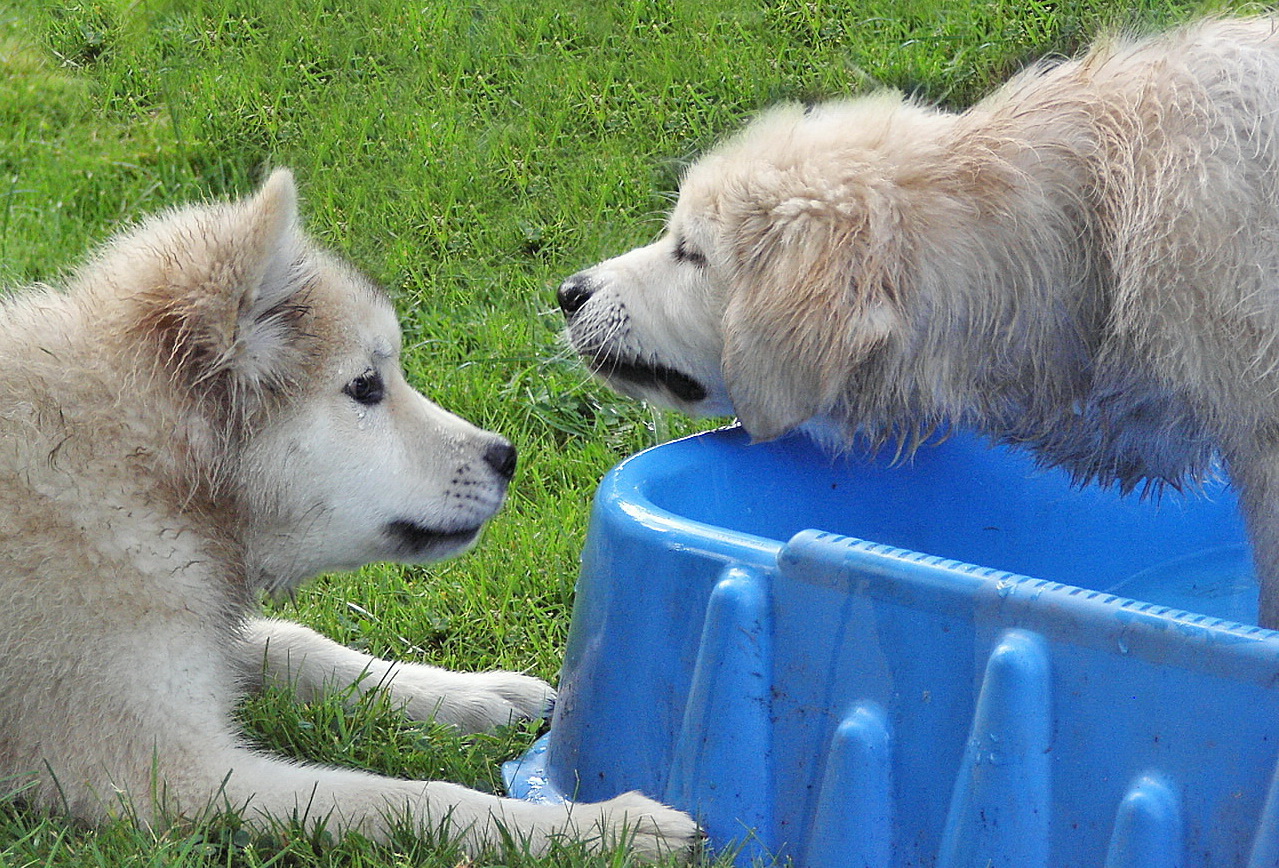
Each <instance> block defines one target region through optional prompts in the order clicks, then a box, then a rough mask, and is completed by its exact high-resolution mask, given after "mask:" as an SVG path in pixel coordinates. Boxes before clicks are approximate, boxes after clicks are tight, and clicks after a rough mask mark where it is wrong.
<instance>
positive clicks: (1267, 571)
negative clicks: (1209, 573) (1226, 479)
mask: <svg viewBox="0 0 1279 868" xmlns="http://www.w3.org/2000/svg"><path fill="white" fill-rule="evenodd" d="M1229 466H1230V475H1231V479H1232V481H1233V482H1234V485H1235V488H1236V489H1237V490H1238V491H1239V502H1240V506H1241V507H1242V510H1243V514H1244V519H1245V521H1246V522H1247V525H1248V537H1249V540H1250V541H1251V543H1252V560H1253V564H1254V566H1255V568H1256V571H1257V580H1258V582H1259V584H1260V585H1261V592H1260V598H1259V600H1258V611H1257V623H1258V624H1259V625H1260V626H1262V627H1266V628H1267V629H1270V630H1276V629H1279V450H1275V451H1274V452H1273V454H1269V453H1268V452H1267V451H1263V450H1256V449H1249V450H1247V451H1246V452H1243V453H1242V454H1239V453H1236V454H1234V455H1232V456H1230V459H1229Z"/></svg>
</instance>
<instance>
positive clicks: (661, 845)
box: [574, 792, 705, 860]
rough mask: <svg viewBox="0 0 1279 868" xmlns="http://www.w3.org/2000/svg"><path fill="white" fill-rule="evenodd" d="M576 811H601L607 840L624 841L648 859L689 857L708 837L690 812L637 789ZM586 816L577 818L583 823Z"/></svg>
mask: <svg viewBox="0 0 1279 868" xmlns="http://www.w3.org/2000/svg"><path fill="white" fill-rule="evenodd" d="M574 810H576V811H580V812H584V811H587V810H590V811H599V814H598V816H599V820H598V825H599V827H600V831H601V832H602V833H603V837H604V839H605V841H606V842H607V843H609V844H612V843H624V844H625V845H626V846H627V847H628V849H629V850H630V851H631V852H632V853H634V854H635V855H637V856H640V857H642V858H645V859H663V858H667V857H670V856H676V857H679V858H681V859H683V860H687V859H689V858H691V856H692V855H693V853H694V849H695V848H696V846H697V845H698V844H699V843H701V841H702V840H703V838H704V837H705V836H704V835H703V833H702V830H701V829H700V828H699V827H698V825H697V823H696V822H694V820H693V818H692V817H690V816H689V815H688V814H685V813H684V812H683V811H677V810H675V809H674V808H670V807H667V806H666V805H663V804H662V803H660V802H655V801H653V800H652V799H650V798H648V797H647V796H645V795H643V794H641V793H637V792H630V793H623V794H622V795H620V796H617V797H616V798H612V799H609V800H608V801H606V802H597V803H594V804H578V805H575V806H574ZM584 819H585V818H582V817H579V818H575V820H576V821H577V822H579V823H580V822H583V820H584Z"/></svg>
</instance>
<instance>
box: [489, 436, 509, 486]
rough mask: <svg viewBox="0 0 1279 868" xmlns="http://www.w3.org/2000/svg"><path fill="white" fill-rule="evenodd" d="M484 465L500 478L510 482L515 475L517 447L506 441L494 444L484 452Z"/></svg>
mask: <svg viewBox="0 0 1279 868" xmlns="http://www.w3.org/2000/svg"><path fill="white" fill-rule="evenodd" d="M484 463H485V464H487V465H488V466H489V467H491V468H493V472H494V473H496V474H497V475H498V476H500V477H502V478H503V479H506V480H508V481H509V480H510V478H511V477H512V476H514V475H515V447H514V446H512V445H511V444H510V443H508V442H506V441H505V440H498V441H496V442H494V443H493V444H492V445H490V446H489V448H487V449H485V450H484Z"/></svg>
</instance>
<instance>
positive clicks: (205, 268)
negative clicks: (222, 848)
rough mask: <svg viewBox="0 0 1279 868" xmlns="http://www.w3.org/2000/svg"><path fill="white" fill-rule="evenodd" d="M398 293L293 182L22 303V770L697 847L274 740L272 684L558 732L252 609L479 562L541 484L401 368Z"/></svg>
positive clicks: (12, 307)
mask: <svg viewBox="0 0 1279 868" xmlns="http://www.w3.org/2000/svg"><path fill="white" fill-rule="evenodd" d="M399 340H400V339H399V332H398V328H397V325H396V322H395V318H394V314H393V312H392V309H391V306H390V304H389V303H388V301H387V299H386V297H385V296H384V295H383V294H382V293H381V292H380V291H379V290H378V289H376V288H375V287H373V286H372V285H370V284H369V283H368V282H367V281H366V280H364V279H363V278H362V277H360V276H359V275H358V274H356V273H355V272H354V271H353V270H352V269H351V268H349V267H348V266H346V265H345V264H343V263H341V262H339V261H337V260H336V259H334V258H333V257H331V256H329V255H327V254H325V253H324V252H322V251H320V250H318V249H316V248H315V247H314V246H312V245H311V244H310V243H309V242H308V241H307V240H306V238H305V237H304V236H303V235H302V233H301V231H300V230H299V229H298V226H297V222H296V218H295V193H294V187H293V181H292V178H291V176H290V175H289V174H288V173H287V172H283V171H281V172H276V173H275V174H273V175H272V176H271V177H270V179H269V180H268V181H267V182H266V183H265V184H264V186H263V188H262V189H261V191H260V192H259V193H258V194H257V195H256V196H254V197H252V198H250V199H247V200H244V201H241V202H237V203H233V204H223V205H208V206H200V207H193V208H188V209H185V210H181V211H175V212H171V213H169V214H166V215H163V216H161V217H159V218H157V219H154V220H152V221H150V222H148V223H146V224H144V225H142V226H141V227H139V228H137V229H135V230H133V231H131V232H129V233H127V234H125V235H122V236H120V237H119V238H117V239H116V240H115V241H113V242H112V243H111V244H109V245H108V246H107V247H106V248H105V249H104V250H103V251H102V252H101V253H99V254H98V255H97V256H96V257H95V258H93V259H92V260H91V261H90V262H89V263H88V264H87V265H86V266H84V267H83V268H82V269H81V270H80V271H79V272H78V273H77V274H76V275H75V276H74V277H73V278H72V280H71V281H70V285H69V286H68V287H67V288H66V290H65V291H56V290H53V289H48V288H44V289H32V290H28V291H25V292H22V293H19V294H16V295H14V296H13V297H11V298H9V299H7V300H5V301H4V302H3V303H2V304H0V596H2V597H3V599H4V601H5V617H4V618H3V619H2V620H0V652H2V653H0V776H3V777H4V778H5V779H6V780H8V781H9V782H10V784H11V786H14V787H19V786H24V787H25V797H26V798H27V799H29V800H30V801H32V802H34V803H37V804H39V805H42V806H45V807H48V808H51V809H55V810H66V811H69V812H70V813H71V814H72V815H73V816H75V817H77V818H80V819H82V820H86V821H94V820H98V819H100V818H103V817H106V816H108V815H111V814H113V813H117V812H119V811H122V810H125V811H128V812H131V813H132V814H134V815H135V816H136V817H137V818H138V819H139V820H141V821H142V822H144V823H148V824H162V823H164V822H167V821H169V820H171V819H172V818H174V817H178V816H183V815H187V816H190V815H195V814H199V813H201V812H203V811H206V810H209V809H219V808H222V807H230V808H233V809H236V810H241V811H244V812H245V816H246V817H247V818H249V819H250V821H252V822H259V821H262V820H263V819H264V818H266V817H273V818H276V819H280V820H288V819H289V818H290V817H293V816H298V817H301V818H302V819H303V821H304V822H305V823H306V824H307V825H309V826H316V825H318V824H321V823H323V824H325V825H326V827H327V828H328V829H330V830H332V831H336V832H342V831H346V830H351V829H355V830H359V831H360V832H363V833H364V834H366V835H370V836H372V837H374V838H376V839H383V840H384V839H386V837H387V836H388V834H389V831H390V821H391V820H399V819H404V818H407V819H408V820H409V821H411V822H416V823H418V824H419V825H420V826H422V827H429V828H432V829H434V828H447V829H449V830H450V831H451V832H453V833H455V834H457V835H459V836H461V838H462V840H463V841H464V843H465V845H466V847H467V849H468V850H469V851H475V850H477V849H479V848H480V847H481V846H483V845H485V844H490V843H497V842H499V841H500V840H501V838H500V833H501V831H502V830H506V831H508V832H509V833H510V834H511V836H512V837H513V838H514V839H515V840H516V841H521V840H526V841H527V842H528V844H529V846H530V848H531V849H532V850H533V851H534V852H541V851H544V850H546V848H547V847H548V846H549V841H550V840H551V838H552V837H554V836H556V835H559V834H568V835H570V836H574V835H580V836H585V837H587V838H589V839H592V840H598V839H599V838H600V837H601V836H602V837H604V838H606V839H607V838H615V837H617V836H619V835H621V834H622V832H623V828H624V827H625V828H626V829H627V830H629V832H632V833H634V846H635V847H636V849H638V850H639V851H640V852H642V853H645V854H650V855H651V854H655V853H657V852H659V851H669V850H681V849H683V848H685V847H687V846H688V844H689V842H690V841H691V840H692V839H693V837H694V836H695V835H696V830H695V827H694V825H693V823H692V821H691V820H689V819H688V818H687V817H686V816H684V815H683V814H679V813H677V812H675V811H672V810H670V809H667V808H664V807H662V806H660V805H658V804H656V803H654V802H651V801H649V800H647V799H645V798H643V797H641V796H639V795H637V794H629V795H626V796H622V797H619V798H617V799H614V800H612V801H610V802H605V803H602V804H598V805H585V804H583V805H577V806H574V807H568V806H542V805H533V804H528V803H524V802H517V801H511V800H506V799H500V798H497V797H495V796H490V795H486V794H481V793H478V792H474V791H471V790H468V789H465V788H463V787H460V786H456V785H453V784H448V783H440V782H426V781H407V780H392V779H389V778H384V777H379V776H377V775H374V774H370V773H366V772H362V771H355V770H344V769H336V768H323V767H319V766H315V765H307V764H302V763H294V762H289V761H285V760H283V759H279V758H276V757H272V756H268V755H265V754H263V753H261V752H259V751H256V750H253V749H250V748H249V747H248V746H247V745H246V744H245V742H244V740H243V738H242V737H241V736H240V734H239V733H238V732H237V731H236V726H235V723H234V720H233V709H234V706H235V704H236V702H237V698H238V697H239V696H240V695H241V692H242V690H243V689H244V688H245V687H248V686H252V685H253V684H254V683H260V682H261V681H262V680H263V679H264V678H265V679H267V680H270V681H278V682H291V683H295V684H296V685H297V688H298V690H299V692H300V693H301V694H302V695H303V696H309V695H312V694H314V693H315V692H317V691H320V690H323V689H325V688H326V687H330V686H342V685H351V684H358V685H359V689H361V690H363V689H373V688H381V689H386V690H389V692H390V693H391V694H392V696H393V698H394V699H395V700H396V701H397V702H400V703H402V704H404V706H405V708H406V710H407V712H408V713H409V714H411V715H413V716H414V717H418V718H430V717H434V718H435V719H437V720H440V721H442V722H445V723H449V724H452V725H454V726H457V727H459V728H461V729H463V730H468V731H471V730H483V729H488V728H491V727H492V726H494V725H497V724H503V723H507V722H509V721H510V720H511V719H512V718H528V717H536V716H539V715H541V714H542V713H543V712H544V711H545V710H546V708H547V705H548V703H549V701H550V700H551V699H552V698H553V696H554V694H553V692H552V691H551V689H550V687H549V686H547V685H546V684H545V683H543V682H542V681H539V680H538V679H535V678H531V677H528V676H524V675H519V674H515V673H509V672H493V673H486V674H464V673H456V672H448V671H445V670H441V669H436V668H432V667H429V666H426V665H422V664H417V663H390V662H386V661H382V660H377V659H375V658H372V657H370V656H368V655H365V654H361V653H357V652H355V651H352V650H349V649H346V648H343V647H341V646H339V645H337V644H335V643H333V642H332V641H330V640H328V639H325V638H324V637H322V636H320V635H318V634H316V633H314V632H313V631H311V630H309V629H307V628H305V627H302V626H300V625H297V624H290V623H286V622H282V621H276V620H268V619H264V618H261V617H259V616H257V615H255V614H253V604H254V603H255V601H256V599H257V597H258V595H259V594H260V593H261V592H262V591H264V590H266V591H272V590H287V589H289V588H292V587H294V586H295V585H296V584H297V583H298V582H300V581H301V580H303V579H305V578H307V577H308V576H311V575H313V574H315V573H316V572H318V571H321V570H326V569H334V568H349V567H355V566H358V565H360V564H363V563H367V562H369V561H372V560H378V559H396V560H402V561H413V562H425V561H430V560H435V559H437V558H440V557H445V556H448V555H451V554H456V553H458V552H460V551H462V550H463V549H465V548H466V547H467V546H469V545H470V544H471V543H472V542H473V541H474V540H475V538H476V536H477V535H478V534H479V532H480V529H481V526H482V525H483V524H484V522H485V521H486V520H487V519H488V518H489V517H490V516H491V515H493V513H494V512H495V511H496V510H497V508H498V507H499V506H500V504H501V502H502V500H503V497H504V495H505V491H506V486H507V482H508V481H509V479H510V477H511V474H512V472H513V470H514V466H515V453H514V450H513V449H512V448H511V446H510V444H508V443H507V442H506V441H505V440H502V439H501V438H500V437H498V436H496V435H494V434H490V433H488V432H485V431H481V430H479V429H477V428H475V427H473V426H471V425H469V424H467V423H466V422H464V421H463V420H461V419H459V418H457V417H455V416H452V415H450V414H448V413H446V412H444V411H443V410H441V409H440V408H438V407H436V406H435V405H433V404H431V403H429V402H428V401H427V400H426V399H425V398H423V397H422V396H421V395H420V394H418V393H417V392H415V391H414V390H413V389H412V388H411V387H410V386H409V385H408V383H407V382H406V381H405V380H404V377H403V374H402V373H401V371H400V367H399V362H398V354H399Z"/></svg>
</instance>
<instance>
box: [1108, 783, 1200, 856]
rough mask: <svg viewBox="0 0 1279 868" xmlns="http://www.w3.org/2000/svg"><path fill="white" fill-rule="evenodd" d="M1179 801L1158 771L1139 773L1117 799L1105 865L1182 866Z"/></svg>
mask: <svg viewBox="0 0 1279 868" xmlns="http://www.w3.org/2000/svg"><path fill="white" fill-rule="evenodd" d="M1181 825H1182V823H1181V803H1180V799H1178V798H1177V794H1176V793H1175V792H1173V790H1172V788H1171V787H1169V786H1168V784H1167V783H1165V781H1164V779H1163V777H1162V776H1160V775H1142V776H1141V777H1140V778H1138V779H1137V781H1136V782H1135V783H1134V784H1133V786H1132V788H1131V789H1130V790H1129V791H1128V795H1127V796H1125V797H1124V800H1123V801H1122V802H1120V803H1119V811H1118V812H1117V814H1116V815H1115V830H1114V833H1113V834H1112V836H1111V838H1110V849H1109V851H1107V853H1106V866H1105V868H1181V864H1182V860H1181V853H1182V849H1183V842H1182V831H1181Z"/></svg>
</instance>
